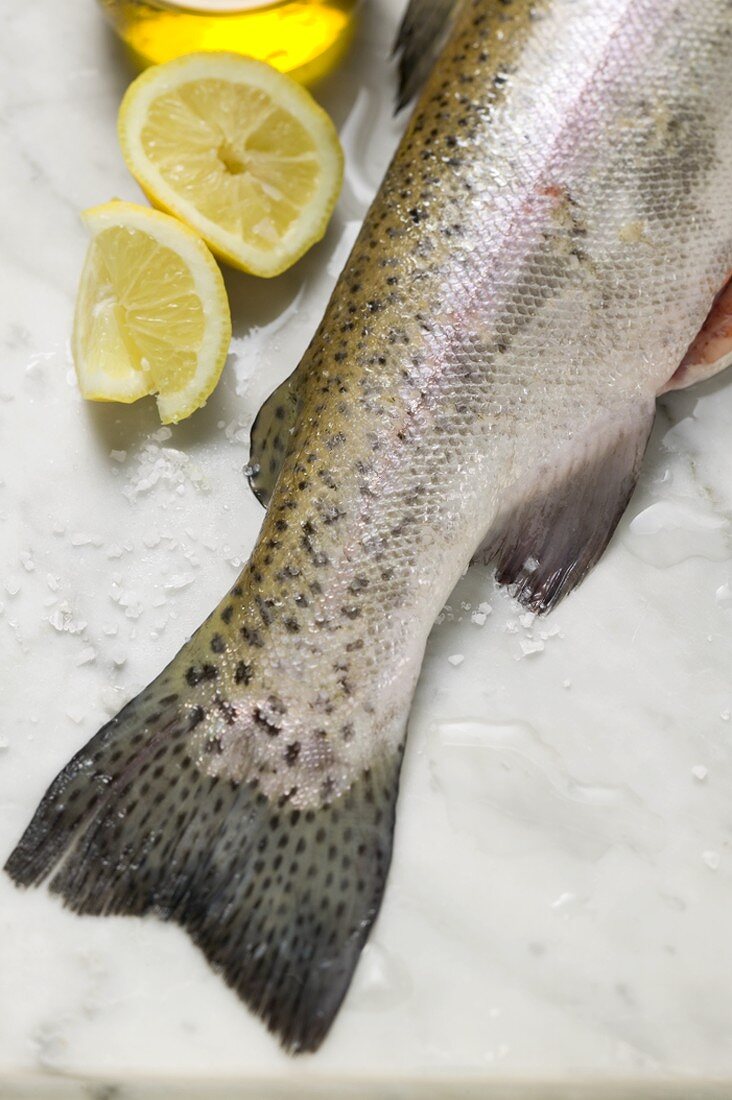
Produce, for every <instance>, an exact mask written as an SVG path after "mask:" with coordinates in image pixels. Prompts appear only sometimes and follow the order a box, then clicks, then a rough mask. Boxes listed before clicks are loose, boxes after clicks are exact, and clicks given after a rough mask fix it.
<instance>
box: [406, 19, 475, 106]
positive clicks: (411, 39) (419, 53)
mask: <svg viewBox="0 0 732 1100" xmlns="http://www.w3.org/2000/svg"><path fill="white" fill-rule="evenodd" d="M459 4H460V0H409V4H408V6H407V10H406V12H405V13H404V17H403V19H402V21H401V24H400V25H399V30H398V31H397V36H396V41H395V43H394V53H395V54H398V55H399V89H398V92H397V103H396V109H397V110H398V111H400V110H401V109H402V107H405V106H406V104H407V103H409V101H410V99H412V97H413V96H415V95H416V94H417V92H418V91H419V90H420V88H421V87H422V84H423V83H424V81H425V80H426V79H427V76H428V75H429V72H430V69H431V68H432V66H433V64H434V62H435V61H436V59H437V55H438V53H439V52H440V49H441V47H442V45H443V44H444V41H445V38H446V37H447V33H448V31H449V29H450V26H451V23H452V19H453V15H454V13H455V12H456V10H457V8H458V7H459Z"/></svg>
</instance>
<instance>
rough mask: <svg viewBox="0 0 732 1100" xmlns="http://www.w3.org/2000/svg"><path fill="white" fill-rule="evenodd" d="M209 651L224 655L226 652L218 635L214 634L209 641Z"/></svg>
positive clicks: (223, 643)
mask: <svg viewBox="0 0 732 1100" xmlns="http://www.w3.org/2000/svg"><path fill="white" fill-rule="evenodd" d="M211 649H212V650H213V652H214V653H224V652H225V650H226V642H225V641H224V639H223V638H222V637H221V635H220V634H214V636H213V638H212V639H211Z"/></svg>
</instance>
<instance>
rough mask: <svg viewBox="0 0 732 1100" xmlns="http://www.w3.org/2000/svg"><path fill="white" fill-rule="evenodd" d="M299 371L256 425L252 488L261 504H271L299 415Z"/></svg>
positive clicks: (280, 388) (250, 473)
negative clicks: (297, 385)
mask: <svg viewBox="0 0 732 1100" xmlns="http://www.w3.org/2000/svg"><path fill="white" fill-rule="evenodd" d="M296 379H297V371H296V370H295V371H293V373H292V374H290V375H289V376H288V377H287V378H286V379H285V380H284V382H282V383H280V385H279V386H278V387H277V389H276V390H273V391H272V393H271V394H270V395H269V397H268V398H267V399H266V401H265V402H264V404H263V405H262V407H261V408H260V410H259V412H258V413H257V415H256V418H255V420H254V423H253V424H252V430H251V435H250V439H249V465H248V467H247V470H246V474H247V477H248V479H249V485H250V486H251V489H252V492H253V493H254V495H255V497H256V498H257V500H258V501H259V502H260V504H263V505H264V507H265V508H266V507H267V505H268V504H269V501H270V498H271V496H272V492H273V490H274V487H275V484H276V482H277V478H278V477H279V473H280V469H281V467H282V460H283V459H284V457H285V453H286V451H287V443H288V440H289V437H290V433H291V431H292V427H293V425H294V423H295V418H296V416H297V388H296Z"/></svg>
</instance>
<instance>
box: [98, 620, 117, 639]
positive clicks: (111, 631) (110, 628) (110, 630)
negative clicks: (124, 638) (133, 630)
mask: <svg viewBox="0 0 732 1100" xmlns="http://www.w3.org/2000/svg"><path fill="white" fill-rule="evenodd" d="M102 630H103V632H104V633H105V634H106V635H107V637H108V638H114V636H115V635H116V634H119V627H118V626H114V625H113V624H111V623H110V624H108V625H107V626H104V627H102Z"/></svg>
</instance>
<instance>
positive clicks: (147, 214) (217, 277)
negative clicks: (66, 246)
mask: <svg viewBox="0 0 732 1100" xmlns="http://www.w3.org/2000/svg"><path fill="white" fill-rule="evenodd" d="M83 219H84V222H85V223H86V225H87V227H88V229H89V231H90V232H91V234H92V240H91V243H90V245H89V251H88V253H87V257H86V262H85V264H84V270H83V271H82V275H81V282H80V284H79V292H78V297H77V301H76V314H75V317H74V333H73V340H72V349H73V355H74V363H75V366H76V373H77V377H78V379H79V386H80V389H81V392H82V394H83V395H84V397H87V398H89V399H90V400H92V401H125V402H130V401H137V399H138V398H139V397H144V396H145V394H149V393H155V394H157V402H158V409H159V411H160V417H161V419H162V421H163V423H164V424H171V423H176V422H177V421H179V420H183V419H184V417H186V416H190V414H191V413H192V412H193V411H194V410H195V409H197V408H200V406H201V405H203V404H204V403H205V401H206V399H207V397H208V396H209V395H210V393H211V391H212V390H213V388H214V386H215V385H216V383H217V382H218V380H219V377H220V375H221V371H222V369H223V366H224V362H225V361H226V355H227V351H228V348H229V341H230V340H231V318H230V315H229V304H228V300H227V297H226V290H225V287H224V281H223V278H222V277H221V272H220V271H219V269H218V267H217V265H216V261H215V260H214V258H213V256H212V255H211V253H210V252H209V250H208V249H207V248H206V245H205V244H204V243H203V241H202V240H200V238H199V237H197V236H196V234H195V233H192V232H191V230H190V229H187V228H186V226H184V225H181V224H180V222H178V221H176V220H175V218H171V217H168V215H167V214H161V213H159V212H158V211H157V210H150V209H148V207H144V206H136V205H135V204H134V203H129V202H119V201H113V202H108V203H105V204H104V205H103V206H95V207H92V209H90V210H87V211H86V212H85V213H84V215H83Z"/></svg>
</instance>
